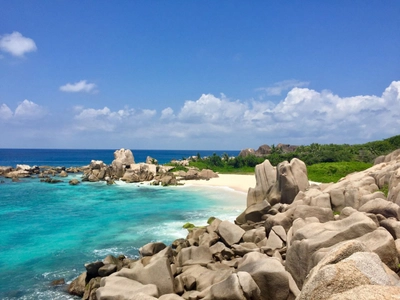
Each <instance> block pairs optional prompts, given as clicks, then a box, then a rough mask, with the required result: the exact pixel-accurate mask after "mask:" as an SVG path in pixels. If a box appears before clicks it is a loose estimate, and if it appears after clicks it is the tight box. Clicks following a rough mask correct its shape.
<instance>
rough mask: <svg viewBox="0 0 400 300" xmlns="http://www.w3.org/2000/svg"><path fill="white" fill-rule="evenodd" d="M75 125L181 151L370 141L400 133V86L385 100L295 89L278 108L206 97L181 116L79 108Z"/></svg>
mask: <svg viewBox="0 0 400 300" xmlns="http://www.w3.org/2000/svg"><path fill="white" fill-rule="evenodd" d="M75 121H76V122H75V123H76V125H77V127H76V128H77V129H79V130H81V131H88V132H90V131H103V132H110V134H111V135H112V136H113V137H115V136H116V135H120V138H121V139H132V140H134V139H135V138H146V139H148V140H149V139H152V140H155V141H157V143H161V141H163V142H164V143H171V144H173V145H174V146H175V147H185V145H186V147H191V148H195V147H198V148H203V149H204V148H223V147H224V148H225V149H227V148H228V147H230V148H232V149H233V148H238V147H249V146H250V145H252V143H255V146H258V145H260V144H262V143H270V144H272V143H278V142H284V143H291V144H295V143H297V144H307V143H312V142H321V143H323V142H332V143H355V142H358V141H359V142H364V141H368V140H371V139H381V138H383V137H386V136H391V135H395V134H399V132H398V130H399V128H400V81H394V82H392V83H391V84H390V85H389V86H388V87H387V88H386V89H385V91H384V92H383V93H382V95H381V96H376V95H356V96H353V97H340V96H339V95H336V94H334V93H332V92H330V91H325V90H324V91H316V90H313V89H309V88H299V87H295V88H292V89H291V90H290V91H289V92H287V94H286V96H285V97H284V98H283V99H282V100H281V101H279V102H278V103H273V102H268V101H255V100H248V101H241V100H235V99H229V98H228V97H226V96H225V95H223V94H221V95H220V96H214V95H212V94H203V95H201V96H200V98H199V99H197V100H187V101H185V102H184V103H183V104H182V106H181V107H180V108H179V109H177V110H176V111H174V110H173V109H172V108H171V107H166V108H165V109H162V110H161V111H160V113H159V114H157V112H156V111H155V110H146V109H139V110H136V109H128V108H124V109H121V110H115V111H114V110H111V109H109V108H108V107H104V108H102V109H93V108H83V107H77V108H76V116H75ZM111 132H112V133H111ZM111 135H110V137H111ZM171 141H174V142H171ZM179 143H182V144H181V145H179ZM159 145H160V147H162V144H159Z"/></svg>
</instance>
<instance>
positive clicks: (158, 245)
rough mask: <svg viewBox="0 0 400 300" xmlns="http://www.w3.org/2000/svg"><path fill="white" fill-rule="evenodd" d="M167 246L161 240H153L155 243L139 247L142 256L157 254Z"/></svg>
mask: <svg viewBox="0 0 400 300" xmlns="http://www.w3.org/2000/svg"><path fill="white" fill-rule="evenodd" d="M166 247H167V245H165V244H164V243H162V242H155V243H148V244H146V245H144V246H142V247H140V249H139V253H140V255H141V256H142V257H143V256H153V255H154V254H157V253H158V252H160V251H161V250H164V249H165V248H166Z"/></svg>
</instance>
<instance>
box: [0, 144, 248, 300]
mask: <svg viewBox="0 0 400 300" xmlns="http://www.w3.org/2000/svg"><path fill="white" fill-rule="evenodd" d="M113 152H114V150H49V149H43V150H40V149H31V150H29V149H0V165H3V166H4V165H10V166H14V167H15V165H16V164H17V163H23V164H29V165H50V166H66V167H68V166H82V165H87V164H89V163H90V160H92V159H98V160H103V161H104V162H105V163H108V164H109V163H111V161H112V160H113ZM132 152H133V154H134V156H135V161H136V162H140V161H144V160H145V159H146V157H147V155H149V156H151V157H153V158H156V159H158V160H159V162H160V163H165V162H168V161H170V160H171V159H180V158H182V157H188V156H191V155H196V154H197V153H198V152H199V153H200V154H201V155H202V156H204V155H212V153H214V152H216V153H217V154H222V153H224V152H225V153H227V154H229V155H237V154H238V153H239V151H172V150H168V151H161V150H132ZM72 178H78V179H79V178H80V175H79V174H74V175H69V177H67V178H60V179H62V180H63V182H61V183H59V184H48V183H43V182H40V181H39V179H38V178H24V179H21V181H20V182H12V181H11V180H10V179H7V178H1V180H2V181H3V183H1V184H0V232H1V234H0V236H1V243H0V257H1V260H0V283H1V284H0V299H78V298H76V297H75V298H74V297H72V296H70V295H68V294H67V293H66V285H61V286H56V287H54V286H51V282H52V281H53V280H57V279H61V278H63V279H64V280H65V281H66V282H67V283H69V282H71V280H73V279H74V278H75V277H77V276H78V275H79V274H81V273H82V272H84V271H85V269H84V264H85V263H88V262H93V261H97V260H101V259H103V258H104V257H105V256H107V255H108V254H112V255H115V256H117V255H119V254H125V255H126V256H128V257H132V258H133V257H137V256H138V249H139V247H140V246H142V245H144V244H146V243H149V242H154V241H162V242H164V243H166V244H170V243H171V242H172V241H174V240H175V239H177V238H182V237H185V236H186V234H187V231H186V230H185V229H183V228H182V225H183V224H185V223H186V222H191V223H194V224H196V225H204V224H206V221H207V219H208V218H209V217H210V216H216V217H219V218H221V219H226V220H231V221H233V220H234V218H235V217H236V216H237V215H238V214H239V213H240V212H242V211H243V210H244V208H245V205H246V194H245V193H241V192H236V191H233V190H231V189H229V188H216V187H208V188H206V187H195V186H178V187H158V186H157V187H155V186H148V185H143V184H126V183H124V182H117V184H115V185H112V186H107V185H106V184H105V183H103V182H98V183H90V182H84V183H81V184H80V185H77V186H71V185H69V184H68V181H69V180H70V179H72Z"/></svg>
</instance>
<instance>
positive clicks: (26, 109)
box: [0, 99, 47, 121]
mask: <svg viewBox="0 0 400 300" xmlns="http://www.w3.org/2000/svg"><path fill="white" fill-rule="evenodd" d="M46 114H47V110H46V109H45V108H44V107H42V106H40V105H38V104H36V103H34V102H32V101H29V100H27V99H25V100H24V101H22V102H21V103H20V104H19V105H18V106H17V107H16V109H15V111H14V112H13V111H12V110H11V109H10V108H9V107H8V106H7V105H6V104H2V105H1V106H0V119H2V120H10V121H24V120H37V119H40V118H42V117H44V116H45V115H46Z"/></svg>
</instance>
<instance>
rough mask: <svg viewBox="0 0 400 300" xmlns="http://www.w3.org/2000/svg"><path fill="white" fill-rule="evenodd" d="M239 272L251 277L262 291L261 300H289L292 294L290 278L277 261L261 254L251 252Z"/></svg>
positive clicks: (244, 259)
mask: <svg viewBox="0 0 400 300" xmlns="http://www.w3.org/2000/svg"><path fill="white" fill-rule="evenodd" d="M237 271H238V272H247V273H249V274H250V275H251V277H252V278H253V280H254V281H255V283H256V284H257V286H258V288H259V289H260V291H261V299H263V300H286V299H288V296H289V294H290V288H289V277H288V274H287V272H286V271H285V268H284V267H283V266H282V264H281V263H280V262H279V261H278V260H277V259H275V258H271V257H268V256H266V255H265V254H261V253H259V252H251V253H248V254H246V255H245V256H244V257H243V260H242V261H241V262H240V263H239V265H238V268H237Z"/></svg>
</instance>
